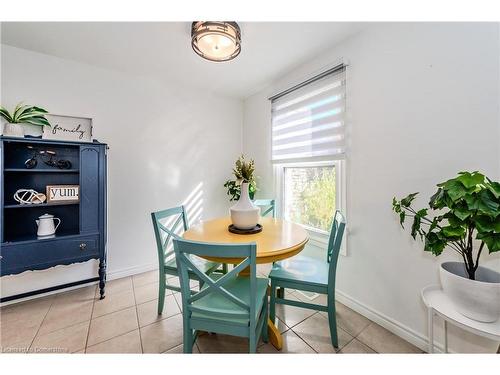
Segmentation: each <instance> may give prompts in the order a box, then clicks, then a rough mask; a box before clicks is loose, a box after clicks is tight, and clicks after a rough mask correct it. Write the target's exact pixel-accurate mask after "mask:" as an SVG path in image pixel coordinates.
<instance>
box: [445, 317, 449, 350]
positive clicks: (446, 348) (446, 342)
mask: <svg viewBox="0 0 500 375" xmlns="http://www.w3.org/2000/svg"><path fill="white" fill-rule="evenodd" d="M444 352H445V353H448V322H447V321H446V320H445V321H444Z"/></svg>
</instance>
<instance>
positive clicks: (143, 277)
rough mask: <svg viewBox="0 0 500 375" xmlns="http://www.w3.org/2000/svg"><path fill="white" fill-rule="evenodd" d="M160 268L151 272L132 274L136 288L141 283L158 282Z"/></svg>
mask: <svg viewBox="0 0 500 375" xmlns="http://www.w3.org/2000/svg"><path fill="white" fill-rule="evenodd" d="M158 277H159V274H158V270H153V271H149V272H144V273H140V274H138V275H134V276H132V281H133V283H134V288H137V287H138V286H141V285H146V284H151V283H155V282H156V283H157V282H158Z"/></svg>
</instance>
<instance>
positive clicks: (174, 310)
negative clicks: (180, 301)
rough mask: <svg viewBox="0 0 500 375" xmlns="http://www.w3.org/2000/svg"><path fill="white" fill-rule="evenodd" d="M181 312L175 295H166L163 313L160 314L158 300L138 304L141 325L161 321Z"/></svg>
mask: <svg viewBox="0 0 500 375" xmlns="http://www.w3.org/2000/svg"><path fill="white" fill-rule="evenodd" d="M180 312H181V310H180V309H179V306H178V305H177V303H176V302H175V298H174V296H173V295H169V296H166V297H165V304H164V306H163V314H161V315H158V300H154V301H149V302H146V303H143V304H140V305H137V315H138V317H139V327H144V326H147V325H148V324H151V323H155V322H159V321H160V320H163V319H166V318H169V317H171V316H174V315H177V314H179V313H180Z"/></svg>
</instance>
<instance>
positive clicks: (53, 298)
mask: <svg viewBox="0 0 500 375" xmlns="http://www.w3.org/2000/svg"><path fill="white" fill-rule="evenodd" d="M55 299H56V298H55V297H52V302H51V303H50V305H49V308H48V309H47V312H46V313H45V315H44V316H43V319H42V321H41V322H40V325H39V326H38V329H37V330H36V333H35V335H34V336H33V338H32V339H31V342H30V344H29V346H28V352H29V351H30V349H31V347H32V346H33V343H34V342H35V339H36V337H37V336H38V332H40V328H41V327H42V324H43V322H44V321H45V318H47V315H49V311H50V309H51V308H52V305H53V304H54V300H55Z"/></svg>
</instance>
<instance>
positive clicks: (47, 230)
mask: <svg viewBox="0 0 500 375" xmlns="http://www.w3.org/2000/svg"><path fill="white" fill-rule="evenodd" d="M55 220H57V221H58V223H57V225H54V221H55ZM35 221H36V225H37V226H38V231H37V232H36V234H37V236H38V237H46V236H52V235H53V234H55V233H56V229H57V227H58V226H59V224H61V219H59V218H57V217H54V215H50V214H44V215H42V216H40V217H39V218H38V220H35Z"/></svg>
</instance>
